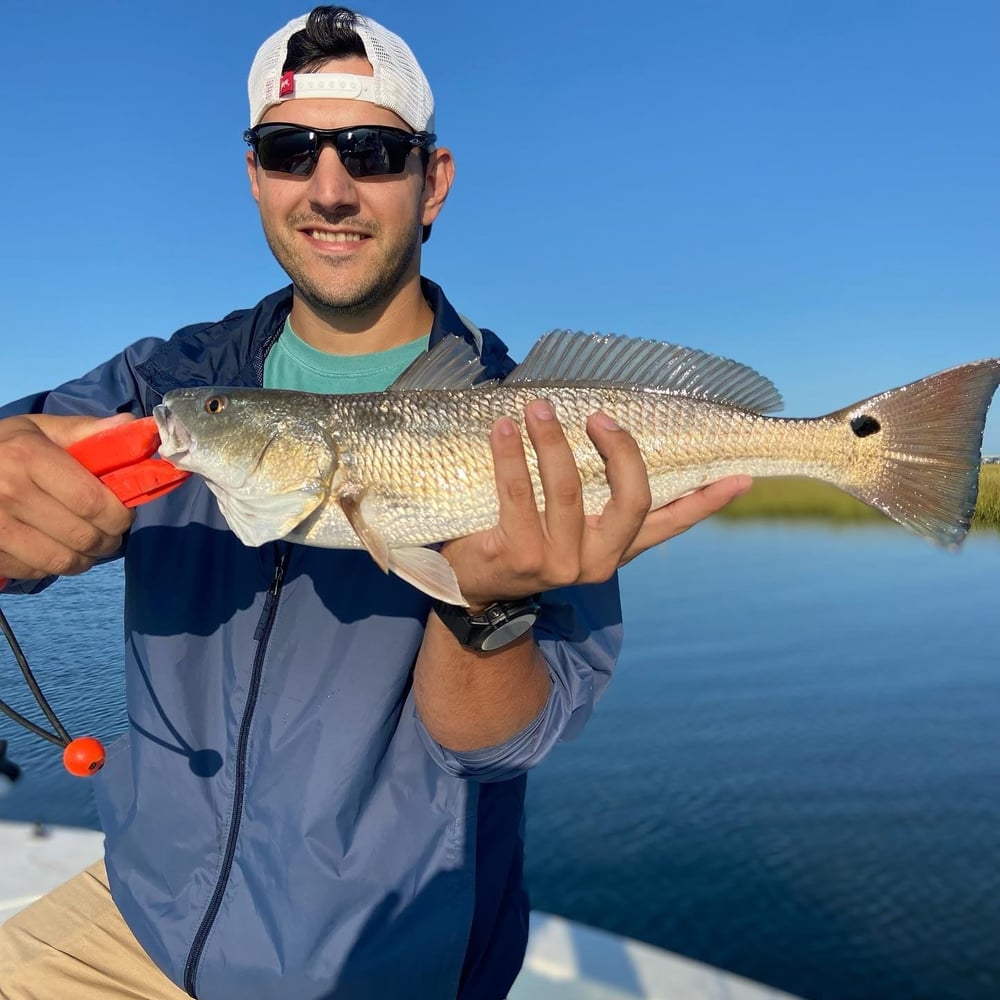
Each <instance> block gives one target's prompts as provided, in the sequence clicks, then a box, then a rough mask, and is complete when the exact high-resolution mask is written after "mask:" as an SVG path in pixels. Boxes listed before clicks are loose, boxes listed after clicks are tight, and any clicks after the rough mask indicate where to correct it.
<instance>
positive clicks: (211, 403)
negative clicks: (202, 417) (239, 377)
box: [205, 396, 229, 413]
mask: <svg viewBox="0 0 1000 1000" xmlns="http://www.w3.org/2000/svg"><path fill="white" fill-rule="evenodd" d="M228 402H229V400H228V399H227V398H226V397H225V396H209V397H208V399H206V400H205V412H206V413H221V412H222V411H223V410H224V409H225V408H226V403H228Z"/></svg>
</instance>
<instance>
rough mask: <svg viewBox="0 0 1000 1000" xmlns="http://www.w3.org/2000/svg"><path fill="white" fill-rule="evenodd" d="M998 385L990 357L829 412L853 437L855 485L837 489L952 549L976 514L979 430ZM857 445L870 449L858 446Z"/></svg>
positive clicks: (999, 367) (999, 376) (997, 368)
mask: <svg viewBox="0 0 1000 1000" xmlns="http://www.w3.org/2000/svg"><path fill="white" fill-rule="evenodd" d="M998 384H1000V359H998V358H993V359H989V360H986V361H979V362H974V363H972V364H967V365H960V366H958V367H956V368H950V369H948V370H947V371H943V372H940V373H939V374H937V375H931V376H929V377H928V378H925V379H921V380H920V381H918V382H912V383H910V384H909V385H905V386H902V387H900V388H898V389H891V390H890V391H888V392H885V393H882V394H881V395H879V396H873V397H872V398H871V399H866V400H864V401H862V402H860V403H857V404H856V405H854V406H851V407H848V408H847V409H844V410H840V411H838V412H837V413H836V414H831V417H834V418H837V419H839V420H843V421H846V423H847V426H848V428H849V433H850V434H851V435H853V437H854V438H855V439H860V440H857V441H856V445H857V446H859V450H860V451H861V458H860V461H858V462H856V463H855V468H856V469H857V470H858V476H857V479H855V481H854V482H852V483H850V484H844V483H840V484H839V485H840V486H841V488H842V489H846V491H847V492H848V493H851V494H853V495H854V496H856V497H857V498H858V499H859V500H862V501H863V502H864V503H866V504H869V505H870V506H872V507H875V508H876V509H878V510H881V511H882V512H883V513H884V514H887V515H888V516H889V517H891V518H892V519H893V520H894V521H898V522H899V523H900V524H903V525H905V526H906V527H908V528H910V529H912V530H913V531H915V532H917V533H918V534H921V535H924V536H926V537H928V538H931V539H933V540H934V541H935V542H938V543H939V544H941V545H946V546H950V547H955V546H957V545H959V544H960V543H961V542H962V540H963V539H964V538H965V536H966V534H967V533H968V531H969V527H970V526H971V524H972V516H973V514H974V512H975V509H976V498H977V495H978V492H979V468H980V462H981V448H982V442H983V429H984V426H985V423H986V413H987V411H988V409H989V406H990V401H991V399H992V398H993V394H994V392H995V391H996V389H997V386H998ZM865 439H868V441H869V442H870V444H871V445H872V446H873V447H871V448H870V449H869V448H864V447H863V446H864V444H865Z"/></svg>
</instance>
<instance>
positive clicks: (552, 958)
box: [0, 822, 796, 1000]
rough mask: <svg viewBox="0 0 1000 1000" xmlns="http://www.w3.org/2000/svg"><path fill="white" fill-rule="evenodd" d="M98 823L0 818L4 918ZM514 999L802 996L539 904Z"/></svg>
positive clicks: (0, 913)
mask: <svg viewBox="0 0 1000 1000" xmlns="http://www.w3.org/2000/svg"><path fill="white" fill-rule="evenodd" d="M103 840H104V837H103V835H102V834H100V833H97V832H95V831H93V830H79V829H72V828H69V827H49V828H46V829H45V831H44V835H39V833H38V831H37V830H36V828H35V827H34V826H33V825H32V824H30V823H8V822H0V858H3V864H2V865H0V923H3V921H4V920H6V919H7V918H8V917H10V916H12V915H13V914H14V913H16V912H17V911H18V910H20V909H21V908H22V907H24V906H27V905H28V904H29V903H30V902H32V901H33V900H35V899H37V898H38V896H40V895H41V894H42V893H45V892H48V890H49V889H53V888H55V887H56V886H57V885H59V884H60V883H61V882H64V881H65V880H66V879H68V878H70V877H71V876H73V875H75V874H76V873H77V872H79V871H81V870H82V869H84V868H86V867H87V865H89V864H91V863H92V862H94V861H96V860H97V858H99V857H100V856H101V851H102V844H103ZM510 1000H796V998H794V997H792V996H791V995H790V994H788V993H782V992H780V991H778V990H773V989H770V988H769V987H766V986H762V985H760V984H759V983H755V982H752V981H751V980H749V979H744V978H742V977H740V976H735V975H733V974H731V973H728V972H723V971H721V970H719V969H715V968H713V967H712V966H709V965H704V964H703V963H701V962H695V961H692V960H691V959H688V958H684V957H682V956H680V955H675V954H673V953H671V952H668V951H662V950H660V949H658V948H653V947H651V946H650V945H646V944H642V943H641V942H638V941H631V940H628V939H627V938H621V937H616V936H615V935H613V934H608V933H605V932H604V931H599V930H595V929H594V928H591V927H584V926H582V925H580V924H575V923H573V922H571V921H568V920H564V919H563V918H561V917H555V916H551V915H550V914H546V913H539V912H537V911H536V912H533V913H532V915H531V936H530V939H529V941H528V952H527V955H526V956H525V961H524V968H523V970H522V972H521V975H520V976H519V977H518V980H517V982H516V983H515V984H514V988H513V989H512V990H511V992H510Z"/></svg>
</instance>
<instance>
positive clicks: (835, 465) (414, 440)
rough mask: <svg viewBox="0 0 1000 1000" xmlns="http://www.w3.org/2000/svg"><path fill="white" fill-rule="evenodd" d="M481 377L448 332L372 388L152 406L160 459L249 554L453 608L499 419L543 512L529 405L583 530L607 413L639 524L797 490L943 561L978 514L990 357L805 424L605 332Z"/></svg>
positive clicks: (560, 337)
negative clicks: (561, 459) (450, 557)
mask: <svg viewBox="0 0 1000 1000" xmlns="http://www.w3.org/2000/svg"><path fill="white" fill-rule="evenodd" d="M484 376H485V373H484V370H483V367H482V365H481V363H480V361H479V358H478V356H477V355H476V353H475V351H474V350H473V349H472V348H471V346H470V345H468V344H467V343H466V342H465V341H464V340H462V339H460V338H458V337H454V336H447V337H445V338H443V339H442V340H441V341H440V342H439V343H438V344H436V345H435V347H434V348H432V349H431V350H429V351H427V352H425V353H424V354H423V355H421V356H420V357H419V358H418V359H417V360H416V361H415V362H414V363H413V364H412V365H411V366H410V367H409V368H407V369H406V371H404V372H403V374H402V375H401V376H400V377H399V378H398V379H397V380H396V382H394V383H393V384H392V385H391V386H390V387H389V388H388V389H386V390H385V391H384V392H374V393H358V394H354V395H321V394H312V393H304V392H296V391H290V390H274V389H255V388H243V387H224V386H223V387H219V386H200V387H194V388H181V389H174V390H171V391H170V392H168V393H167V394H166V395H165V396H164V397H163V401H162V402H161V403H160V404H159V405H158V406H156V407H155V408H154V410H153V417H154V420H155V422H156V426H157V429H158V431H159V433H160V457H161V458H164V459H166V460H167V461H168V462H170V463H171V464H173V465H175V466H176V467H177V468H180V469H184V470H187V471H189V472H193V473H196V474H197V475H198V476H201V477H202V478H203V479H204V480H205V482H206V483H207V485H208V488H209V489H210V490H211V491H212V492H213V493H214V494H215V496H216V498H217V500H218V504H219V508H220V510H221V511H222V514H223V517H224V518H225V520H226V522H227V524H228V526H229V527H230V529H231V530H232V531H233V532H235V534H236V535H237V536H238V537H239V538H240V539H241V540H242V541H243V542H244V543H245V544H246V545H250V546H259V545H263V544H265V543H266V542H269V541H273V540H276V539H287V540H289V541H292V542H299V543H302V544H305V545H313V546H321V547H327V548H349V549H350V548H362V549H365V550H367V551H368V552H369V553H370V554H371V556H372V558H373V559H374V560H375V562H376V563H377V564H378V565H379V566H380V567H381V568H382V570H383V571H385V572H393V573H396V574H397V575H398V576H400V577H402V578H403V579H404V580H407V581H408V582H410V583H411V584H413V585H414V586H415V587H417V588H419V589H420V590H422V591H423V592H424V593H426V594H428V595H429V596H431V597H434V598H437V599H440V600H443V601H446V602H448V603H451V604H457V605H460V606H466V605H467V602H466V600H465V598H464V596H463V595H462V592H461V588H460V587H459V584H458V581H457V579H456V577H455V574H454V572H453V571H452V569H451V566H450V565H449V564H448V561H447V560H446V559H445V558H444V556H443V555H442V554H441V553H440V552H439V551H438V549H439V547H440V543H443V542H445V541H448V540H450V539H454V538H460V537H463V536H466V535H469V534H472V533H474V532H477V531H481V530H483V529H487V528H490V527H492V526H493V525H495V524H496V523H497V519H498V511H499V502H498V499H497V493H496V488H495V482H494V471H493V461H492V455H491V451H490V447H489V434H490V431H491V428H492V427H493V425H494V424H495V422H496V421H497V420H498V419H499V418H501V417H503V416H507V417H510V418H511V419H513V420H514V422H515V424H516V425H517V426H518V427H519V428H520V430H521V434H522V438H523V440H524V444H525V455H526V458H527V461H528V465H529V468H530V471H531V477H532V482H533V486H534V491H535V498H536V501H537V502H538V505H539V509H542V508H543V505H544V495H543V492H542V488H541V482H540V478H539V475H538V464H537V458H536V456H535V453H534V450H533V448H532V447H531V444H530V441H529V440H528V437H527V434H526V431H525V428H524V408H525V406H526V405H527V404H528V403H529V402H530V401H532V400H534V399H539V398H543V399H546V400H547V401H548V402H549V403H550V404H551V405H552V407H553V408H554V410H555V414H556V416H557V417H558V419H559V420H560V422H561V424H562V426H563V428H564V431H565V434H566V438H567V440H568V442H569V444H570V446H571V448H572V451H573V456H574V459H575V461H576V465H577V468H578V470H579V473H580V480H581V485H582V490H583V505H584V510H585V512H586V513H587V514H588V515H595V514H599V513H600V512H601V511H602V510H603V508H604V506H605V504H606V503H607V501H608V499H609V496H610V490H609V486H608V481H607V477H606V474H605V465H604V460H603V459H602V458H601V456H600V454H599V453H598V452H597V450H596V448H595V447H594V444H593V443H592V441H591V440H590V438H589V437H588V435H587V431H586V422H587V418H588V417H589V416H590V415H591V414H593V413H595V412H596V411H598V410H601V411H603V412H604V413H606V414H608V415H609V416H610V417H612V418H613V419H614V420H615V421H616V422H617V423H618V424H619V425H620V426H621V427H622V428H624V429H625V430H626V431H628V432H629V433H630V434H631V435H632V436H633V437H634V438H635V440H636V442H637V443H638V445H639V449H640V451H641V453H642V456H643V459H644V461H645V463H646V469H647V472H648V476H649V486H650V492H651V497H652V502H651V509H655V508H658V507H661V506H663V505H664V504H667V503H669V502H671V501H672V500H675V499H677V498H679V497H682V496H685V495H686V494H688V493H691V492H693V491H694V490H697V489H698V488H699V487H702V486H705V485H707V484H709V483H712V482H715V481H717V480H719V479H721V478H723V477H724V476H730V475H738V474H746V475H750V476H754V477H763V476H804V477H807V478H812V479H818V480H823V481H825V482H827V483H831V484H832V485H834V486H836V487H838V488H839V489H841V490H843V491H844V492H846V493H849V494H850V495H852V496H854V497H857V498H858V499H859V500H861V501H863V502H864V503H866V504H868V505H870V506H871V507H874V508H876V509H877V510H880V511H882V512H883V513H884V514H886V515H887V516H888V517H890V518H892V519H893V520H894V521H897V522H898V523H900V524H902V525H904V526H906V527H907V528H909V529H911V530H912V531H914V532H916V533H917V534H919V535H923V536H925V537H927V538H929V539H931V540H932V541H934V542H936V543H938V544H940V545H943V546H946V547H956V546H958V545H959V544H960V543H961V541H962V540H963V539H964V537H965V535H966V533H967V532H968V530H969V528H970V525H971V522H972V515H973V512H974V510H975V506H976V496H977V491H978V483H979V466H980V462H981V447H982V438H983V431H984V425H985V420H986V415H987V412H988V409H989V406H990V402H991V400H992V398H993V394H994V392H995V391H996V388H997V386H998V384H1000V358H987V359H985V360H982V361H977V362H972V363H970V364H964V365H959V366H957V367H954V368H949V369H947V370H945V371H942V372H939V373H938V374H936V375H931V376H928V377H927V378H924V379H920V380H919V381H916V382H911V383H909V384H907V385H903V386H900V387H898V388H895V389H891V390H889V391H887V392H883V393H881V394H879V395H877V396H872V397H871V398H869V399H864V400H862V401H860V402H857V403H854V404H853V405H851V406H847V407H845V408H843V409H840V410H837V411H835V412H833V413H829V414H826V415H825V416H820V417H812V418H789V417H779V416H774V415H773V414H774V413H775V412H776V411H778V410H780V409H781V407H782V400H781V396H780V394H779V392H778V390H777V389H776V388H775V386H774V385H773V384H772V382H771V381H770V380H769V379H767V378H766V377H764V376H763V375H761V374H759V373H758V372H757V371H755V370H754V369H753V368H751V367H749V366H747V365H744V364H742V363H740V362H737V361H734V360H732V359H728V358H723V357H720V356H717V355H714V354H710V353H708V352H705V351H700V350H697V349H695V348H690V347H683V346H680V345H676V344H669V343H664V342H662V341H655V340H646V339H638V338H631V337H626V336H621V335H617V334H598V333H579V332H573V331H569V330H555V331H552V332H551V333H548V334H545V335H544V336H543V337H541V338H540V339H539V340H538V341H537V342H536V343H535V345H534V346H533V347H532V348H531V350H530V351H529V352H528V354H527V356H526V357H525V359H524V361H523V362H522V363H521V364H520V365H518V366H517V367H516V368H515V369H514V370H513V371H512V372H511V373H510V374H509V375H508V376H507V377H506V378H504V379H503V380H490V379H486V378H485V377H484Z"/></svg>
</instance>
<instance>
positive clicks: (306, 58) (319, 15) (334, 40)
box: [281, 7, 431, 243]
mask: <svg viewBox="0 0 1000 1000" xmlns="http://www.w3.org/2000/svg"><path fill="white" fill-rule="evenodd" d="M357 23H358V15H357V14H356V13H355V12H354V11H353V10H348V8H347V7H314V8H313V9H312V10H311V11H310V13H309V20H308V21H306V26H305V27H304V28H302V29H301V30H299V31H296V32H295V34H294V35H292V36H291V38H289V39H288V48H287V50H286V51H285V63H284V65H283V66H282V67H281V72H282V73H298V72H299V71H300V70H305V71H306V72H309V71H310V70H314V69H319V68H320V67H321V66H323V65H324V64H326V63H327V62H329V61H330V60H331V59H346V58H347V57H348V56H360V57H361V58H362V59H367V58H368V53H367V52H366V51H365V43H364V42H363V41H362V40H361V36H360V35H359V34H358V33H357V32H356V31H355V30H354V28H355V25H356V24H357ZM417 155H418V156H419V157H420V163H421V166H422V167H423V170H424V174H425V176H426V174H427V164H428V162H429V160H430V153H429V152H428V151H427V149H426V148H425V147H424V146H421V147H420V148H419V150H418V151H417ZM430 235H431V227H430V226H424V231H423V235H422V236H421V239H420V242H421V243H426V242H427V240H428V239H429V237H430Z"/></svg>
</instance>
